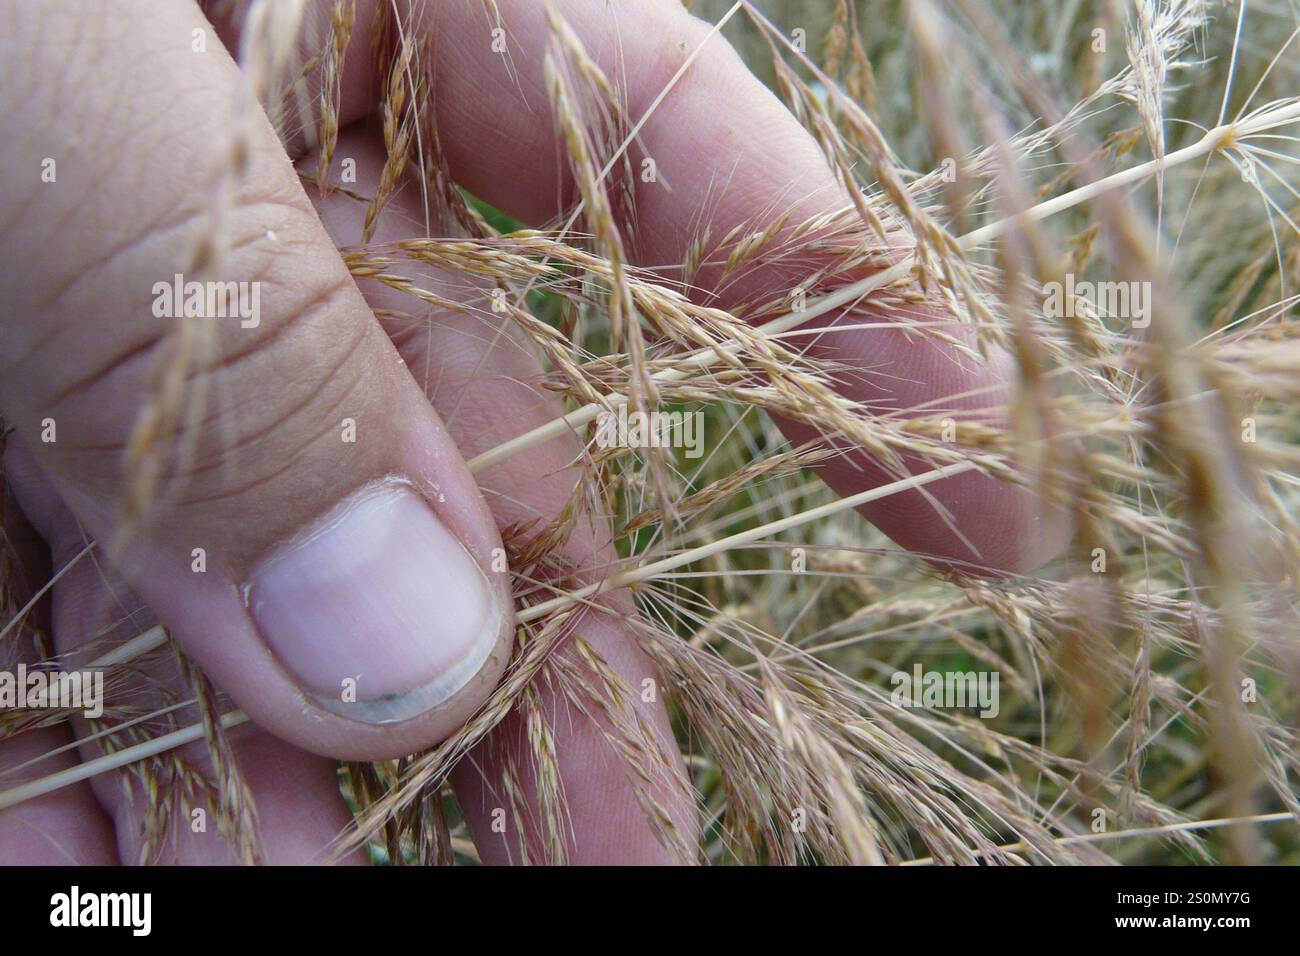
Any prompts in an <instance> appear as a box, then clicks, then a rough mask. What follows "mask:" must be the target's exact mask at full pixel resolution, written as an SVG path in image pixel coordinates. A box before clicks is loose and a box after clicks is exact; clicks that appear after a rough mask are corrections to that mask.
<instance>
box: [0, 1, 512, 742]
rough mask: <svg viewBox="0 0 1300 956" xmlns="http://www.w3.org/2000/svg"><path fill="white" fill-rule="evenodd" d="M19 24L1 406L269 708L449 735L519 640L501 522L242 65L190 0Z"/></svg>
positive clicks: (138, 572) (6, 142) (7, 14)
mask: <svg viewBox="0 0 1300 956" xmlns="http://www.w3.org/2000/svg"><path fill="white" fill-rule="evenodd" d="M0 19H2V20H3V21H4V22H5V30H4V31H3V39H0V56H3V58H4V60H5V63H6V70H7V75H8V80H7V82H6V84H5V85H4V88H3V90H2V91H0V116H3V117H4V127H5V128H4V133H5V135H4V136H3V137H0V165H3V166H4V167H5V168H7V169H13V170H24V171H27V174H29V175H30V177H31V182H32V184H33V185H32V187H31V188H30V189H26V190H22V191H10V192H6V193H5V194H4V195H3V196H0V223H3V229H4V235H3V242H4V246H5V248H6V249H7V250H11V254H10V255H9V256H7V257H6V260H5V262H4V265H3V266H0V297H2V298H3V300H4V301H5V302H6V304H7V305H8V306H9V309H8V311H7V312H6V313H5V316H4V319H3V326H2V327H3V334H4V341H5V347H4V349H3V350H2V352H3V355H2V356H0V411H3V414H4V416H5V418H6V419H7V420H8V421H10V422H12V424H13V425H14V426H15V427H16V429H17V432H18V433H19V435H21V436H22V437H23V439H24V440H25V443H26V444H27V446H28V447H29V448H30V449H31V450H32V452H33V454H34V456H35V457H36V458H37V460H38V462H39V464H40V465H41V467H42V469H43V470H44V471H45V473H46V474H47V476H48V477H49V478H50V480H51V483H52V484H53V486H54V487H55V489H56V490H57V491H58V493H59V494H60V496H61V497H62V498H63V499H64V500H65V501H66V502H67V503H68V504H69V506H70V507H71V509H72V511H73V513H74V514H75V515H76V516H77V518H78V519H79V521H81V523H82V524H83V526H84V527H85V528H86V530H87V531H88V532H89V534H90V535H91V536H92V537H93V538H94V539H95V540H96V541H98V542H100V543H101V544H102V545H104V546H105V547H106V548H108V549H109V551H110V553H109V557H110V558H111V559H112V560H113V561H114V563H115V564H116V565H117V567H118V568H119V569H120V571H121V573H122V574H123V576H124V578H125V579H126V581H127V582H128V583H129V585H130V587H131V588H132V590H133V591H135V592H136V593H137V594H138V595H139V596H140V597H141V598H142V599H143V600H144V601H145V602H146V603H147V604H148V605H149V606H150V607H151V608H152V609H153V610H154V611H156V612H157V614H158V616H159V618H160V620H161V621H162V622H163V623H164V624H165V625H166V626H167V627H168V628H169V630H170V631H171V633H172V634H173V635H174V636H175V637H176V638H177V639H178V640H179V641H180V642H181V643H182V644H183V645H184V646H185V647H186V648H187V650H188V651H189V652H190V653H191V654H192V655H193V656H194V657H195V659H196V660H197V661H198V662H199V663H200V665H201V666H202V667H203V668H204V670H205V671H206V672H207V673H208V674H209V675H211V676H212V677H213V679H214V680H215V681H216V682H217V684H218V685H219V686H221V687H222V688H223V689H224V690H226V691H227V692H228V693H229V694H230V695H231V696H232V697H233V698H234V700H235V702H236V703H237V704H238V705H239V706H240V707H242V708H243V709H244V710H245V711H247V713H248V714H249V715H250V716H251V717H252V718H253V719H254V721H256V722H257V723H259V724H260V725H261V726H262V727H263V728H265V729H267V730H270V731H271V732H273V733H275V734H276V735H278V736H281V737H283V738H285V739H286V740H289V741H291V742H292V743H294V744H296V745H298V746H300V747H303V748H305V749H308V750H311V751H313V752H316V753H322V754H328V755H332V756H340V757H349V758H359V759H373V758H380V757H387V756H394V755H397V754H406V753H410V752H412V751H413V750H416V749H419V748H420V747H422V746H425V745H428V744H430V743H432V742H434V741H436V740H438V739H440V738H441V737H442V736H444V735H445V734H446V733H447V732H448V731H449V730H450V729H451V728H452V727H455V726H457V725H459V724H460V723H461V722H462V721H463V720H464V719H465V718H466V717H467V716H468V715H469V714H470V713H471V712H472V711H473V709H474V708H475V707H476V706H478V704H479V703H481V702H482V700H483V699H484V698H485V696H486V694H487V693H488V691H489V690H490V688H491V687H492V686H493V684H494V683H495V681H496V680H497V678H498V677H499V675H500V673H501V670H502V668H503V667H504V665H505V662H506V659H507V654H508V647H509V639H510V634H511V621H510V617H509V613H508V585H507V582H506V580H505V577H504V576H503V575H499V574H493V573H491V572H490V571H489V570H488V569H489V567H490V558H491V553H492V549H493V548H494V547H499V546H500V537H499V535H498V533H497V530H496V527H495V525H494V524H493V522H492V519H491V514H490V512H489V511H488V510H487V507H486V506H485V504H484V503H483V501H482V499H481V498H480V497H479V494H478V491H477V489H476V487H475V485H474V482H473V479H472V478H471V476H470V475H469V473H468V471H467V470H466V468H465V466H464V463H463V462H462V461H461V459H460V456H459V454H458V453H457V451H456V448H455V445H454V444H453V442H452V440H451V438H450V436H448V434H447V432H446V429H445V428H444V427H443V425H442V423H441V422H440V421H439V420H438V418H437V416H436V415H435V414H434V413H433V411H432V409H430V407H429V405H428V402H427V401H426V399H425V398H424V396H423V394H422V393H421V392H420V389H419V388H418V387H417V386H416V385H415V383H414V382H413V381H412V379H411V377H410V375H409V373H408V372H407V371H406V369H405V367H404V366H403V365H402V364H401V361H400V358H399V357H398V355H397V353H396V352H395V351H394V349H393V347H392V345H391V343H390V342H389V341H388V338H387V336H386V335H385V334H384V332H383V329H382V328H380V327H379V325H378V324H377V323H376V322H375V320H374V317H373V315H372V313H371V312H370V310H369V309H368V308H367V307H366V305H365V302H364V300H362V298H361V296H360V293H359V292H358V291H357V289H356V287H355V285H354V284H353V283H352V281H351V279H350V277H349V276H348V274H347V270H346V268H345V267H344V265H343V263H342V261H341V260H340V259H339V257H338V254H337V252H336V250H335V248H334V246H333V244H332V243H331V242H330V240H329V238H328V237H327V236H326V235H325V233H324V231H323V230H322V228H321V226H320V222H319V220H318V219H317V218H316V216H315V213H314V212H313V211H312V209H311V205H310V203H309V202H308V201H307V199H306V196H305V195H304V194H303V192H302V190H301V187H300V186H299V184H298V182H297V179H296V177H295V174H294V172H293V169H292V167H291V166H290V164H289V162H288V160H287V157H286V156H285V154H284V151H283V149H282V148H281V147H280V145H279V143H278V142H277V141H276V140H275V137H274V135H273V133H272V131H271V129H270V127H269V125H268V124H267V122H266V120H265V118H264V117H262V116H261V115H260V114H259V113H257V112H256V111H255V110H254V111H253V112H252V113H247V112H245V110H246V109H247V106H246V104H243V103H242V101H241V100H240V99H239V97H238V96H237V95H236V91H237V89H238V84H239V74H238V71H237V69H236V67H235V65H234V63H233V62H232V61H231V60H230V58H229V56H228V55H227V54H226V53H225V52H224V51H223V50H221V49H215V48H209V49H207V50H206V51H204V52H198V51H196V50H195V49H194V48H193V47H192V45H191V37H192V36H193V33H192V31H194V30H203V29H207V28H208V26H207V24H206V22H205V21H204V20H203V19H202V17H201V16H200V15H199V13H198V10H197V8H196V7H194V6H193V4H192V3H168V4H163V5H155V4H149V3H136V4H130V5H121V6H117V7H114V8H112V9H111V10H110V9H106V8H102V7H101V6H100V5H98V4H93V3H68V4H59V5H52V6H45V7H42V8H41V9H40V12H39V13H32V12H30V11H27V10H26V9H25V8H24V7H22V6H21V5H19V4H16V3H13V2H5V3H4V4H3V5H0ZM50 77H59V78H60V81H59V82H58V83H54V82H51V81H50V80H49V78H50ZM241 130H244V131H246V140H247V142H246V143H245V144H244V145H245V147H246V148H244V149H242V150H241V151H240V152H241V153H242V155H243V164H242V165H243V171H244V175H242V176H241V177H239V178H238V179H237V180H236V181H235V182H234V183H233V185H232V192H231V195H230V196H228V197H227V198H226V200H225V201H223V202H218V203H214V202H213V196H214V193H215V192H218V191H219V189H220V184H221V183H222V182H224V181H225V177H226V176H227V174H228V172H229V168H230V166H229V164H230V161H231V150H230V146H229V144H230V139H231V137H232V135H233V136H235V137H236V138H238V137H239V136H241V135H243V134H241V133H240V131H241ZM232 131H234V132H233V133H232ZM43 157H52V158H56V165H55V166H50V165H49V164H48V163H43ZM42 169H46V170H53V169H57V173H56V174H55V175H54V176H51V177H50V178H51V181H50V182H41V180H40V177H41V171H42ZM216 207H219V208H221V209H222V210H223V216H222V217H221V218H220V219H219V220H217V221H214V219H213V213H212V211H213V209H214V208H216ZM213 236H219V237H223V238H225V239H228V240H229V245H228V248H225V249H220V248H218V247H216V246H215V245H214V243H215V240H214V239H213ZM20 249H21V250H22V253H23V258H22V259H20V258H19V254H18V250H20ZM195 250H199V251H198V252H197V253H196V252H195ZM178 275H179V276H181V278H180V279H179V280H177V279H176V278H175V277H176V276H178ZM178 282H179V283H181V284H182V292H181V294H180V295H176V294H175V292H174V289H175V284H176V283H178ZM191 282H193V283H200V284H199V285H197V286H193V287H191V288H192V289H194V288H197V289H198V290H199V292H200V294H199V295H198V296H197V298H195V297H193V296H191V295H190V294H189V293H188V292H186V291H185V289H184V284H185V283H191ZM208 283H213V284H212V285H209V284H208ZM240 283H242V284H243V285H240ZM174 300H178V301H174ZM179 300H183V301H179ZM187 308H192V309H193V311H195V312H198V313H199V315H198V316H194V315H190V316H182V317H181V318H173V317H171V316H175V315H178V314H180V313H183V312H184V311H185V310H186V309H187ZM223 308H224V313H223ZM221 314H225V315H226V317H225V318H222V317H220V315H221ZM43 439H44V440H43Z"/></svg>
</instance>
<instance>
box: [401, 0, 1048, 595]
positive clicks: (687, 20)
mask: <svg viewBox="0 0 1300 956" xmlns="http://www.w3.org/2000/svg"><path fill="white" fill-rule="evenodd" d="M555 7H556V9H557V10H558V11H559V12H560V13H561V14H562V15H563V17H564V18H565V19H566V20H567V22H568V23H569V25H570V26H571V27H572V28H573V30H574V31H575V32H576V33H577V35H578V36H579V37H580V39H581V41H582V43H583V45H584V47H585V49H586V51H587V53H588V54H589V55H590V56H591V57H592V58H593V59H594V60H595V61H596V62H597V63H598V64H599V65H600V66H601V68H602V69H603V71H604V73H605V75H606V76H607V77H610V78H613V79H615V80H616V81H617V82H618V83H620V84H621V85H622V86H623V89H622V95H623V97H624V99H625V102H626V109H627V113H628V116H629V117H630V118H631V120H632V121H633V122H636V121H639V120H640V118H641V117H642V116H643V115H645V114H646V112H647V111H648V110H649V109H650V107H651V104H652V103H654V101H655V99H656V97H658V96H659V94H660V93H661V91H662V90H664V89H665V88H666V87H667V86H668V84H669V83H670V82H671V81H672V78H673V76H674V74H675V72H676V71H677V70H678V68H679V67H681V66H682V64H683V63H685V62H686V60H687V59H688V57H690V56H692V55H693V54H694V53H695V51H696V48H697V47H700V46H701V44H703V52H702V53H701V55H699V56H698V58H696V59H695V60H694V62H693V64H692V65H691V66H690V68H689V70H688V71H687V72H686V73H685V74H684V75H683V76H682V77H681V79H680V81H679V82H678V83H677V84H676V86H675V87H674V88H673V89H672V91H671V92H670V93H669V94H668V95H667V97H666V98H664V99H663V101H662V103H660V104H659V105H658V106H657V107H656V108H655V110H654V111H653V113H652V114H651V115H650V118H649V120H648V121H647V122H646V123H645V125H644V126H643V127H641V128H640V131H639V134H638V137H637V140H636V142H634V143H633V144H632V146H631V147H630V154H631V160H632V168H633V169H642V168H643V167H642V164H643V161H644V160H646V159H652V160H653V161H654V163H655V164H656V169H657V177H656V181H655V182H644V181H641V178H640V177H638V178H637V181H636V182H634V183H633V184H632V185H633V187H634V188H635V202H634V205H635V210H636V227H635V229H634V230H628V233H629V237H630V240H631V242H632V248H633V250H634V253H635V258H636V259H637V260H638V261H639V262H640V263H641V264H644V265H651V266H655V265H657V266H664V265H671V264H673V263H682V262H684V261H685V260H686V258H687V256H688V252H689V247H690V246H691V244H692V243H693V242H694V241H695V240H696V239H697V238H698V237H699V236H700V235H701V234H703V233H704V232H705V230H707V231H708V233H709V234H710V235H711V236H714V237H721V236H726V235H728V234H729V233H731V230H733V229H739V230H740V232H739V233H737V234H738V235H745V234H748V233H751V232H754V231H757V230H762V229H764V228H766V227H767V226H769V225H772V224H773V223H774V222H775V220H776V218H777V217H778V216H780V215H786V214H788V216H789V218H788V223H789V226H787V227H786V230H784V231H782V230H778V231H777V232H778V234H777V237H776V238H773V239H772V240H771V245H772V246H773V247H775V246H779V245H781V243H782V240H781V238H780V236H781V235H782V234H784V232H788V230H789V229H792V228H794V226H795V225H796V224H800V223H803V222H806V221H808V220H810V219H812V218H813V217H816V216H821V215H825V214H828V213H835V212H838V211H841V210H843V209H845V208H847V207H849V205H850V197H849V196H848V195H847V193H846V192H845V191H844V190H843V188H842V187H841V186H840V185H839V183H838V181H837V180H836V178H835V176H834V175H833V174H832V172H831V170H830V168H829V166H828V165H827V163H826V161H825V159H824V158H823V156H822V154H821V152H820V150H819V149H818V147H817V145H816V144H815V142H814V141H813V139H812V137H811V136H810V135H808V134H807V133H806V132H805V131H804V130H803V128H802V127H801V126H800V125H799V123H798V122H797V121H796V120H795V118H794V117H793V116H792V115H791V114H790V112H789V111H788V110H786V108H785V107H784V106H783V105H782V104H781V103H780V102H779V101H778V100H777V99H776V97H775V96H773V94H772V93H771V92H770V91H769V90H767V88H766V87H764V86H763V85H762V83H760V82H759V81H758V79H757V78H755V77H754V76H753V75H752V74H751V73H749V71H748V70H747V69H746V68H745V66H744V64H743V63H742V62H741V60H740V59H739V57H737V56H736V54H735V53H734V51H733V50H732V49H731V47H730V46H729V45H728V44H727V43H726V42H725V41H724V40H723V39H722V38H721V37H720V36H716V35H715V36H713V37H711V38H709V37H708V30H709V28H708V26H707V25H706V24H704V23H703V22H702V21H699V20H697V19H694V18H692V17H691V16H689V15H688V14H687V13H686V12H685V11H684V10H683V9H682V8H681V6H680V5H679V4H677V3H673V2H667V0H645V2H636V3H619V4H609V3H606V2H604V0H564V2H560V3H556V4H555ZM496 8H497V9H499V11H500V25H499V27H498V24H497V22H496V21H495V20H494V19H493V18H492V17H491V16H490V15H489V13H488V12H487V11H486V10H485V8H484V7H483V6H482V4H479V3H475V2H472V0H448V2H445V3H438V4H427V5H420V6H418V7H416V8H414V9H415V13H416V16H417V18H418V22H419V23H421V24H422V25H423V28H424V32H425V34H426V35H428V36H430V37H431V38H432V43H433V55H432V56H431V58H430V63H431V67H430V68H431V70H432V71H433V77H432V81H431V88H432V90H433V93H434V99H435V103H434V109H435V111H436V116H437V122H438V132H439V139H440V141H441V142H442V143H443V145H444V147H445V151H446V157H447V161H448V164H449V167H450V170H451V173H452V175H453V176H454V178H455V179H456V180H457V181H458V182H459V183H460V184H462V185H463V186H465V187H466V188H467V189H469V190H470V191H471V192H473V193H475V194H476V195H478V196H480V197H482V198H483V199H486V200H487V201H488V202H490V203H492V204H493V205H495V206H497V207H499V208H501V209H503V210H505V211H507V212H509V213H511V214H512V215H514V216H517V217H519V218H522V219H524V220H525V221H529V222H542V221H546V220H549V219H551V218H552V217H554V216H556V215H557V214H558V213H560V212H562V211H565V210H567V209H568V208H570V207H571V206H572V204H573V203H574V202H575V201H576V199H577V196H578V192H577V188H576V186H575V184H574V181H573V177H572V175H571V173H570V171H569V166H568V162H567V159H566V156H565V151H564V149H563V147H561V146H559V145H557V142H556V134H555V129H556V126H555V122H554V119H553V117H552V113H551V108H550V103H549V100H548V97H547V94H546V85H545V83H544V75H543V61H544V57H545V51H546V44H547V40H548V36H549V33H550V31H549V28H548V25H547V20H546V13H545V5H544V4H539V3H533V2H530V0H501V2H499V3H498V4H496ZM498 28H499V29H503V30H504V31H505V32H504V37H502V36H501V35H500V34H494V33H493V30H494V29H498ZM665 184H670V185H671V189H670V188H667V186H666V185H665ZM702 210H703V211H705V219H706V221H704V222H700V219H701V211H702ZM696 223H698V226H696V225H694V224H696ZM806 245H807V240H806V238H805V239H804V240H802V241H800V242H798V243H797V246H798V247H803V246H806ZM711 258H712V260H713V262H714V264H713V265H711V266H709V265H706V266H705V267H703V268H701V269H700V271H699V272H698V273H697V274H696V275H695V276H694V278H693V280H692V281H693V285H694V288H695V294H696V296H697V297H698V296H699V295H700V294H701V290H703V293H702V294H703V295H704V296H705V297H706V298H708V300H709V301H710V302H712V303H714V304H717V305H720V306H722V307H724V308H725V307H732V306H735V305H738V304H741V303H754V302H761V301H769V300H772V299H774V298H775V299H779V298H783V297H788V293H789V291H790V290H791V289H793V288H795V287H796V286H799V285H800V284H801V283H802V282H803V281H804V280H805V277H806V276H807V274H808V273H809V272H811V271H814V270H815V269H816V268H818V266H819V265H825V262H824V261H820V262H819V259H818V255H817V254H812V253H800V254H795V255H790V256H786V257H785V258H784V259H782V260H781V261H779V262H776V263H774V264H772V265H768V264H767V263H764V264H763V266H762V267H761V268H754V269H751V270H749V271H748V272H746V273H745V274H744V275H743V276H742V277H739V278H737V277H735V276H728V277H725V278H724V271H725V269H724V263H725V262H726V260H727V250H726V249H722V250H721V251H720V252H717V253H713V254H712V255H711ZM915 317H916V318H917V319H919V320H921V321H923V322H925V323H926V324H928V325H931V326H934V327H935V328H936V331H941V332H946V333H948V334H949V335H952V336H954V337H956V338H958V339H964V340H966V341H968V342H969V341H973V339H972V337H971V334H970V331H969V329H968V328H966V327H964V326H960V325H958V324H957V322H956V320H955V319H954V318H953V317H952V316H950V315H945V314H944V313H942V312H939V311H936V310H934V309H928V310H926V309H918V310H917V312H916V315H915ZM868 318H869V316H868ZM862 322H863V318H862V317H861V316H858V315H852V314H849V315H845V316H843V317H842V323H841V324H847V325H854V326H859V325H861V324H862ZM921 338H922V337H920V336H916V335H908V334H907V333H906V332H904V331H902V330H900V329H897V328H878V329H865V330H863V329H857V330H854V331H847V330H846V331H840V332H834V331H826V332H823V333H822V334H821V335H820V336H818V337H817V338H816V339H813V340H812V341H811V343H810V349H809V351H810V352H811V353H812V354H813V355H815V356H816V357H818V358H823V359H830V360H833V361H834V362H836V363H840V364H841V365H843V366H844V368H845V372H844V373H843V374H842V375H841V376H839V377H840V378H841V379H842V384H841V385H840V386H839V387H840V389H841V390H842V391H843V392H844V393H845V394H846V395H847V396H848V397H850V398H852V399H854V400H855V401H857V402H859V403H862V404H863V405H864V406H865V407H869V408H872V409H873V410H875V409H879V410H880V411H881V413H884V414H891V413H893V414H897V413H901V412H906V410H908V409H915V408H921V409H924V411H923V412H922V414H925V415H943V414H950V413H951V414H952V415H953V416H954V418H955V419H956V420H958V421H961V420H975V421H981V422H985V423H988V424H992V425H1002V426H1004V425H1005V424H1006V415H1005V412H1004V411H1003V403H1004V400H1005V398H1006V394H1007V375H1008V370H1009V367H1010V366H1009V363H1008V360H1007V358H1006V356H1005V355H999V356H995V358H994V359H993V360H991V361H989V362H987V363H985V362H980V361H977V360H974V359H970V358H966V357H963V356H960V355H959V354H958V353H957V351H956V350H954V349H952V348H949V347H945V346H942V345H939V344H937V341H936V340H933V339H929V337H927V341H925V342H922V341H919V340H920V339H921ZM782 424H783V427H784V428H785V430H786V432H787V435H789V436H790V438H791V439H792V440H793V441H795V442H801V441H803V440H805V439H807V438H809V437H813V432H812V430H811V429H809V428H808V427H806V426H797V425H792V424H791V423H789V422H785V423H782ZM909 464H910V466H911V467H913V468H914V469H915V470H922V469H925V468H928V467H929V466H926V465H924V464H923V463H921V462H919V461H918V460H911V461H910V463H909ZM823 474H824V476H825V477H826V479H827V480H828V482H830V484H831V485H832V486H833V487H834V488H836V490H838V491H840V492H841V493H851V492H857V491H861V490H864V489H865V488H869V487H873V486H875V485H877V484H880V483H882V482H883V481H887V480H893V479H894V478H896V477H897V475H893V474H889V473H888V472H886V471H885V470H884V469H883V468H881V467H880V466H879V465H877V464H875V463H873V462H872V461H871V460H870V459H868V458H867V457H866V456H865V455H864V454H861V453H855V454H851V455H846V456H844V457H842V458H840V459H837V460H836V463H835V464H833V465H831V466H830V467H828V468H826V469H825V470H824V471H823ZM936 502H937V503H938V505H939V506H940V507H939V508H936V507H935V503H936ZM862 511H863V513H864V514H865V515H866V516H867V517H868V518H869V519H870V520H872V521H873V522H874V523H876V524H877V525H878V526H879V527H880V528H882V530H884V531H885V532H886V533H887V534H889V535H890V536H891V537H892V538H894V540H896V541H898V542H899V543H900V544H902V545H904V546H905V547H907V548H909V549H911V550H914V551H917V552H920V553H924V554H929V555H934V556H936V557H938V558H940V559H951V560H954V561H961V562H971V563H974V564H977V565H984V566H988V567H991V568H1000V569H1004V570H1025V569H1028V568H1032V567H1034V566H1036V565H1038V564H1040V563H1041V562H1042V561H1044V560H1046V559H1047V558H1048V557H1050V556H1051V555H1053V554H1054V553H1056V551H1058V550H1059V549H1060V547H1061V546H1062V545H1063V544H1064V540H1065V538H1066V536H1067V535H1068V529H1067V528H1066V526H1065V525H1064V523H1063V521H1062V520H1061V518H1062V516H1061V514H1060V513H1059V512H1055V511H1053V510H1051V509H1049V508H1047V507H1046V506H1045V505H1044V503H1043V502H1042V501H1040V500H1039V499H1038V498H1037V497H1036V496H1035V495H1034V494H1033V493H1032V492H1031V491H1028V490H1025V489H1022V488H1019V487H1016V486H1013V485H1011V484H1008V483H1004V482H1000V481H997V480H995V479H993V478H990V477H987V476H985V475H982V474H978V473H974V472H972V473H966V474H962V475H958V476H955V477H950V478H948V479H945V480H943V481H939V482H935V483H932V484H930V485H928V486H927V487H926V489H925V491H924V493H922V492H920V491H914V492H910V493H908V494H906V495H894V496H890V497H889V498H886V499H882V500H880V501H878V502H873V503H871V504H868V505H866V506H864V507H863V508H862ZM945 511H947V512H950V513H951V516H952V517H951V518H949V517H948V515H946V514H945V513H944V512H945ZM953 521H955V525H954V524H953V523H952V522H953Z"/></svg>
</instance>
